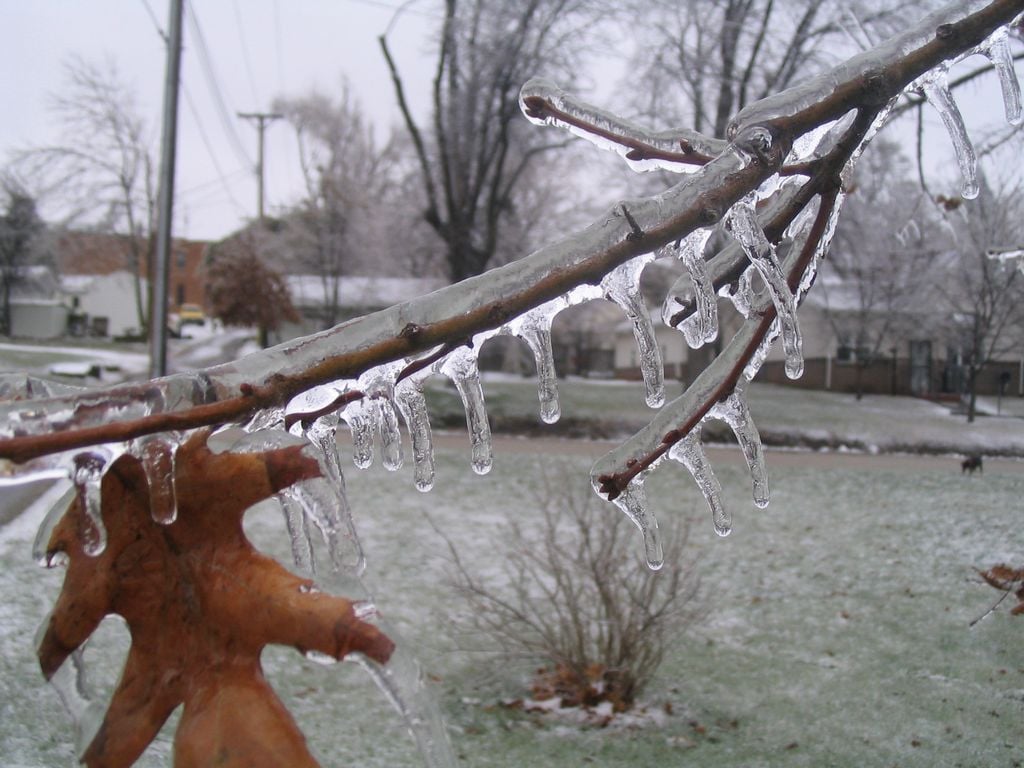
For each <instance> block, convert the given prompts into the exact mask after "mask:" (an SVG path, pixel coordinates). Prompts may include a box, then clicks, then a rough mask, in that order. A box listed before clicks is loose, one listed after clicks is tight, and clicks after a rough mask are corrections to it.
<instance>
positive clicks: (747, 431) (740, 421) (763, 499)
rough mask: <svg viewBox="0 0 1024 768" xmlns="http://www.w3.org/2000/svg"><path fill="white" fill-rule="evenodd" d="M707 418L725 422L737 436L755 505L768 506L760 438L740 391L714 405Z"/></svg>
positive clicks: (765, 471) (766, 470)
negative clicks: (748, 473)
mask: <svg viewBox="0 0 1024 768" xmlns="http://www.w3.org/2000/svg"><path fill="white" fill-rule="evenodd" d="M708 417H709V418H713V419H719V420H721V421H724V422H725V423H726V424H728V425H729V427H730V428H731V429H732V431H733V434H735V435H736V441H737V442H738V443H739V445H740V450H742V451H743V458H744V459H746V461H747V468H748V469H749V471H750V479H751V483H752V485H753V493H754V505H755V506H757V507H759V508H761V509H764V508H765V507H767V506H768V469H767V467H766V466H765V460H764V448H763V447H762V446H761V435H760V433H758V431H757V426H756V425H755V424H754V420H753V419H752V418H751V416H750V408H749V407H748V405H747V401H746V398H745V397H744V395H743V391H742V390H741V389H737V390H736V391H735V392H733V393H732V394H731V395H729V397H727V398H726V399H725V400H722V401H721V402H718V403H715V405H714V407H712V409H711V411H710V412H709V413H708Z"/></svg>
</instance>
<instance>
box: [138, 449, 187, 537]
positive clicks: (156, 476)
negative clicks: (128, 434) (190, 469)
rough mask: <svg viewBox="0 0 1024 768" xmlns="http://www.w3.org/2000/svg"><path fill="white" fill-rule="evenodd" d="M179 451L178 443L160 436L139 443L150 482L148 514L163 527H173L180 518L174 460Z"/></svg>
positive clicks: (143, 465) (139, 451) (139, 450)
mask: <svg viewBox="0 0 1024 768" xmlns="http://www.w3.org/2000/svg"><path fill="white" fill-rule="evenodd" d="M177 451H178V443H177V442H176V441H174V440H164V439H162V438H159V437H150V438H144V439H142V440H140V441H139V445H138V447H137V449H136V454H137V455H138V457H139V460H140V461H141V462H142V467H143V469H144V470H145V473H146V481H147V482H148V483H149V511H150V514H151V515H152V516H153V520H155V521H156V522H158V523H160V524H161V525H170V524H171V523H173V522H174V521H175V520H176V519H177V518H178V502H177V497H176V493H175V489H174V457H175V455H176V454H177Z"/></svg>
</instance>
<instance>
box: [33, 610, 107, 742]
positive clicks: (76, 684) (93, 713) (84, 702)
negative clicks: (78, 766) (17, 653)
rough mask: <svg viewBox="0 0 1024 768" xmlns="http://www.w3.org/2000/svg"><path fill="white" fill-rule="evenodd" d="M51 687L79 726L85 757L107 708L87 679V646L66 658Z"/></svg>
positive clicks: (77, 733) (77, 734)
mask: <svg viewBox="0 0 1024 768" xmlns="http://www.w3.org/2000/svg"><path fill="white" fill-rule="evenodd" d="M48 624H49V619H47V620H46V621H44V622H43V624H42V625H41V626H40V627H39V632H38V633H37V635H36V642H37V643H38V642H39V641H41V639H42V636H43V633H45V631H46V627H47V625H48ZM50 685H52V686H53V688H54V690H55V691H57V695H58V696H59V697H60V700H61V703H62V704H63V705H64V709H66V710H67V711H68V714H69V715H70V716H71V720H72V721H73V722H74V724H75V754H76V755H77V756H78V757H79V758H82V756H83V755H84V754H85V750H87V749H88V748H89V745H90V744H92V742H93V740H94V739H95V738H96V734H97V733H98V732H99V729H100V726H101V725H102V724H103V718H104V714H105V710H106V706H105V705H104V704H103V702H102V701H100V700H99V699H97V697H96V694H95V693H94V692H93V690H92V687H91V686H90V684H89V681H88V679H87V677H86V665H85V646H84V645H83V646H81V647H79V648H77V649H75V650H74V651H72V652H71V654H70V655H69V656H68V658H67V659H65V661H64V663H63V664H61V665H60V667H58V669H57V671H56V672H55V673H54V674H53V677H51V678H50Z"/></svg>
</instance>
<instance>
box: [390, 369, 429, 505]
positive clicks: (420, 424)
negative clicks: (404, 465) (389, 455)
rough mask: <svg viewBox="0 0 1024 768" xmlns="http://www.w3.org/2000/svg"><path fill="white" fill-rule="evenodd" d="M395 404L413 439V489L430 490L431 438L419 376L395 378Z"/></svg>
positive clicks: (425, 402) (425, 401)
mask: <svg viewBox="0 0 1024 768" xmlns="http://www.w3.org/2000/svg"><path fill="white" fill-rule="evenodd" d="M395 405H397V406H398V410H399V412H400V413H401V414H402V418H403V419H404V420H405V425H406V427H407V428H408V430H409V437H410V439H411V441H412V461H413V482H414V483H415V484H416V490H418V491H424V492H426V491H429V490H430V489H431V488H433V487H434V440H433V436H432V433H431V430H430V415H429V413H428V412H427V400H426V398H425V397H424V396H423V385H422V384H421V383H420V381H419V379H418V378H415V377H410V378H408V379H404V380H402V381H400V382H398V384H397V385H396V386H395Z"/></svg>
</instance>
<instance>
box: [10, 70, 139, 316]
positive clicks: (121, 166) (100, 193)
mask: <svg viewBox="0 0 1024 768" xmlns="http://www.w3.org/2000/svg"><path fill="white" fill-rule="evenodd" d="M65 72H66V77H67V85H66V86H65V88H66V90H65V91H63V92H62V93H61V94H59V95H57V96H55V97H54V99H53V112H54V115H55V117H56V119H57V122H58V123H59V124H60V126H61V133H62V141H61V143H59V144H56V145H53V146H43V147H35V148H30V149H28V150H25V151H24V152H21V153H20V154H19V155H18V157H17V158H16V159H15V163H14V166H15V168H17V170H18V172H19V174H20V175H21V177H22V178H24V179H30V180H31V192H32V194H33V195H34V196H35V197H36V199H37V200H39V201H40V204H43V205H52V206H54V207H55V208H56V209H57V210H59V211H60V212H61V213H60V218H61V219H62V220H63V222H64V224H65V225H81V224H88V225H90V226H92V227H94V228H96V229H98V230H99V231H102V232H111V233H117V234H121V235H126V236H127V237H126V243H127V251H126V263H125V265H124V266H125V269H126V270H128V271H129V272H130V273H131V274H132V275H133V276H134V278H135V306H136V311H137V312H138V319H139V327H140V328H142V329H145V328H146V327H148V305H149V303H148V301H147V300H146V296H145V295H144V291H143V282H142V281H143V277H144V276H145V275H147V274H149V273H150V270H149V264H150V261H151V259H152V257H153V253H154V249H155V234H156V207H155V206H156V191H155V186H154V168H155V163H154V160H153V154H152V148H151V145H150V137H149V135H148V129H147V126H146V124H145V122H144V121H143V119H142V118H141V117H140V116H139V115H138V113H137V111H136V107H135V97H134V94H133V93H132V92H131V90H130V89H129V88H128V86H127V85H126V84H125V83H124V82H123V81H122V80H121V79H120V76H119V74H118V72H117V70H116V68H115V67H114V66H113V64H110V63H108V64H106V65H105V66H100V65H96V64H93V63H91V62H87V61H85V60H84V59H80V58H72V59H70V60H69V61H68V62H67V63H66V64H65Z"/></svg>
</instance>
